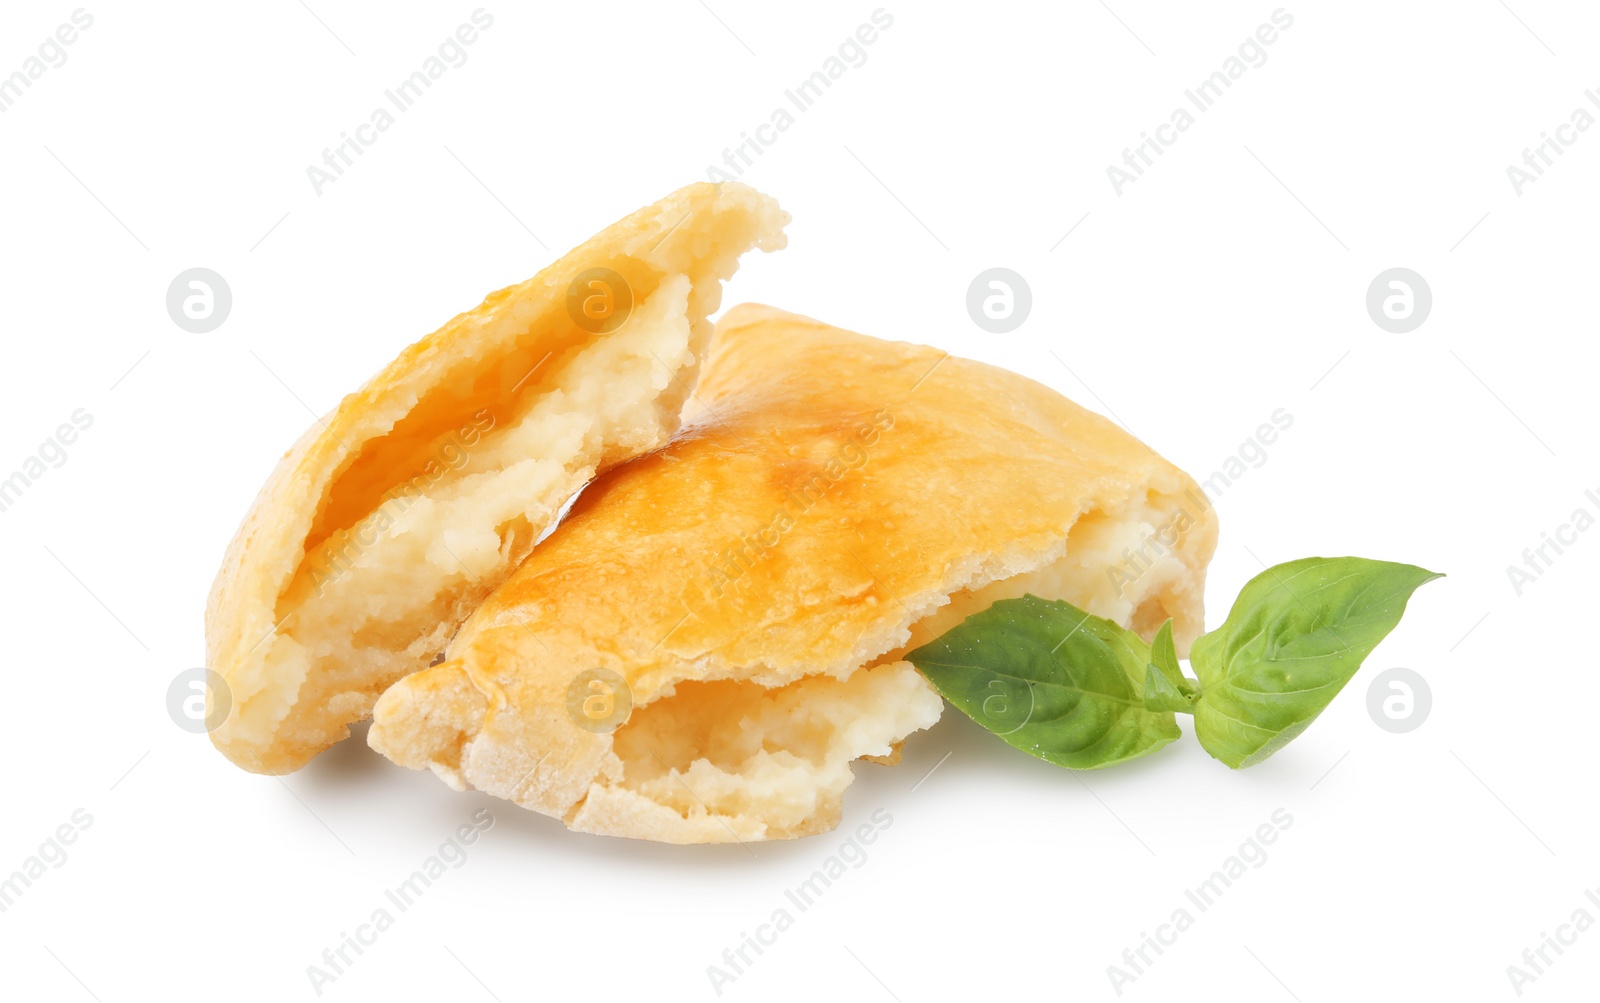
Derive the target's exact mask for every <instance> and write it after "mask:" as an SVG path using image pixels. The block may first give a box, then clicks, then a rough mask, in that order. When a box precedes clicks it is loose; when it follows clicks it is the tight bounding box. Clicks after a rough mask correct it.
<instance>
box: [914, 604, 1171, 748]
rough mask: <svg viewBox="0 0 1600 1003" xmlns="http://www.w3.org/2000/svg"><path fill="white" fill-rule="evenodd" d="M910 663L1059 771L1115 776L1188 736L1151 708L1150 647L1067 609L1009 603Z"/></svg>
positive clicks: (969, 621)
mask: <svg viewBox="0 0 1600 1003" xmlns="http://www.w3.org/2000/svg"><path fill="white" fill-rule="evenodd" d="M906 658H907V659H908V660H910V661H911V662H912V664H914V665H916V667H917V668H918V669H919V670H920V671H921V672H922V674H923V675H925V676H927V677H928V679H929V680H930V681H932V683H933V685H934V686H935V687H936V688H937V689H938V690H939V692H940V693H943V694H944V696H945V699H947V700H949V701H950V702H951V703H953V704H955V705H956V706H957V707H959V708H960V709H961V711H962V713H964V714H966V715H967V716H968V717H970V718H972V719H973V720H974V721H976V722H978V723H979V724H981V725H983V726H984V727H985V728H987V729H989V730H990V731H992V732H994V733H995V734H996V735H999V736H1000V737H1001V738H1003V739H1005V740H1006V741H1007V742H1009V743H1010V744H1012V745H1014V746H1016V747H1017V748H1019V749H1021V750H1022V751H1023V752H1026V753H1028V754H1030V755H1033V756H1038V757H1039V758H1040V759H1043V760H1045V761H1046V762H1051V763H1055V764H1056V765H1057V766H1067V767H1071V768H1072V769H1075V770H1092V769H1098V768H1099V767H1102V766H1110V765H1112V764H1113V763H1120V762H1124V761H1126V760H1129V759H1137V758H1139V757H1140V756H1146V755H1149V754H1150V753H1152V752H1154V751H1156V750H1157V749H1159V748H1161V747H1162V746H1163V745H1166V744H1167V743H1168V742H1171V741H1172V740H1173V739H1175V738H1177V737H1178V736H1179V735H1180V734H1182V732H1180V731H1179V730H1178V723H1177V721H1175V720H1173V717H1172V714H1171V713H1170V712H1164V711H1161V710H1158V709H1155V708H1152V707H1150V706H1149V705H1148V704H1147V703H1146V701H1145V699H1144V667H1145V666H1146V665H1148V664H1149V662H1150V646H1149V645H1148V644H1146V643H1145V642H1144V641H1143V640H1141V639H1140V638H1139V635H1137V634H1134V633H1132V632H1131V631H1126V630H1123V629H1122V628H1121V627H1119V626H1117V625H1116V624H1114V623H1112V622H1111V621H1110V620H1104V619H1101V618H1100V617H1098V616H1092V615H1090V614H1088V613H1085V612H1084V611H1082V610H1080V609H1077V608H1076V607H1074V606H1071V605H1069V604H1067V603H1064V602H1051V601H1049V600H1045V599H1040V598H1039V597H1037V596H1031V595H1030V596H1023V597H1022V598H1021V599H1006V600H1002V601H1001V602H997V603H995V604H994V605H993V606H990V607H989V608H988V609H986V610H984V611H983V612H981V613H974V614H973V615H972V616H969V617H967V618H966V619H965V620H963V621H962V622H961V623H960V624H959V625H958V626H956V627H955V628H954V629H952V630H949V631H946V632H945V633H944V634H943V635H941V636H940V637H938V638H936V639H935V640H933V641H930V642H928V643H927V644H924V645H923V646H922V647H920V648H918V649H917V650H915V651H913V652H911V653H910V654H909V655H907V656H906Z"/></svg>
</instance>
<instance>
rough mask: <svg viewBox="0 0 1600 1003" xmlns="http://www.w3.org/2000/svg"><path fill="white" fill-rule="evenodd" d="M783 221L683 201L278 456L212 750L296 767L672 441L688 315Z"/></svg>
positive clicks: (479, 312) (217, 655)
mask: <svg viewBox="0 0 1600 1003" xmlns="http://www.w3.org/2000/svg"><path fill="white" fill-rule="evenodd" d="M787 222H788V216H787V214H785V213H784V212H783V211H782V210H781V209H779V208H778V205H777V203H775V202H774V201H773V200H772V199H770V198H768V197H766V196H764V195H762V194H760V193H759V192H756V191H755V190H753V189H751V188H748V187H746V186H744V185H740V184H722V185H711V184H696V185H691V186H689V187H687V188H684V189H682V190H681V191H678V192H676V193H674V194H672V195H670V196H668V197H667V198H665V199H663V200H662V201H660V202H657V203H656V204H655V205H651V206H647V207H646V208H644V209H641V210H639V211H638V212H636V213H634V214H633V215H631V216H628V217H627V218H626V219H623V220H622V221H620V222H618V223H616V224H614V225H612V226H611V227H609V228H607V229H606V230H604V231H602V232H601V233H600V234H599V235H597V236H595V237H594V238H592V239H591V240H589V241H588V242H587V243H585V244H583V245H581V246H580V247H578V248H576V249H575V250H573V251H572V252H570V253H569V254H567V255H566V256H565V257H563V258H562V259H561V260H559V261H557V262H555V263H554V264H552V265H551V266H549V267H548V268H546V269H544V270H543V271H542V272H540V273H539V274H538V275H536V276H534V277H533V278H531V279H529V280H528V281H526V282H523V283H522V284H520V285H516V286H512V287H510V288H507V289H502V290H500V291H499V292H496V293H493V294H491V295H490V296H489V297H488V298H487V299H486V300H484V302H483V303H482V305H480V306H479V307H477V308H476V309H474V310H472V311H470V312H468V313H463V314H461V315H459V316H457V317H456V318H454V319H453V320H451V321H450V322H449V323H447V324H445V325H444V327H442V328H440V329H439V330H437V331H435V332H434V333H433V334H430V335H428V336H427V337H425V338H423V339H422V340H421V341H419V342H417V343H416V344H414V345H412V346H411V347H410V348H408V349H406V350H405V351H404V352H403V353H401V355H400V357H399V358H397V359H395V360H394V361H393V362H392V363H390V364H389V365H388V367H387V368H385V369H384V370H383V371H382V372H380V373H379V374H378V375H377V376H375V377H374V378H373V379H372V380H371V381H370V382H369V383H368V384H367V385H366V386H365V387H363V388H362V389H361V390H360V391H358V392H357V393H354V394H351V395H350V396H348V397H346V398H345V399H344V400H343V401H342V402H341V403H340V404H339V407H338V408H337V410H335V411H334V412H333V413H332V414H331V415H329V416H328V417H327V418H326V419H324V420H321V421H319V422H318V423H317V424H316V425H314V426H313V427H312V428H311V429H310V430H309V431H308V432H307V433H306V434H305V436H304V437H302V438H301V440H300V442H299V443H297V444H296V445H295V446H294V448H293V449H291V450H290V451H289V452H288V454H287V455H285V456H284V457H283V459H282V461H281V462H280V463H279V464H278V467H277V469H276V470H275V471H274V472H273V474H272V476H271V478H270V479H269V480H268V481H267V484H266V486H265V487H264V488H263V489H262V491H261V493H260V495H259V497H258V498H257V499H256V502H255V506H254V507H253V508H252V509H251V511H250V513H249V514H248V515H247V516H246V517H245V520H244V523H243V525H242V526H241V527H240V529H239V532H238V535H237V536H236V537H235V538H234V540H233V543H232V544H231V545H230V546H229V548H228V552H227V556H226V558H225V559H224V561H223V565H222V570H221V572H220V573H219V574H218V576H217V580H216V584H215V585H214V586H213V587H212V591H211V598H210V602H209V605H208V608H207V611H206V648H207V658H208V664H209V666H210V667H211V668H212V669H213V670H215V671H216V672H218V673H220V674H221V675H222V677H223V678H224V679H225V680H226V682H227V686H228V690H229V692H230V695H231V699H232V708H231V711H230V712H229V713H228V715H227V717H226V719H225V720H224V721H223V722H222V723H221V725H220V726H219V727H217V728H216V729H215V730H214V731H213V732H212V734H211V737H212V741H213V742H215V744H216V746H217V748H219V749H221V750H222V752H223V753H224V754H225V755H226V756H227V757H228V758H229V759H231V760H233V762H235V763H237V764H238V765H240V766H242V767H244V768H245V769H247V770H252V771H255V772H260V773H284V772H288V771H290V770H294V769H298V768H299V767H300V766H302V765H304V764H305V763H306V762H307V761H308V760H310V759H311V757H313V756H315V755H316V754H317V753H318V752H321V751H322V750H323V749H326V748H327V747H328V746H330V745H332V744H333V743H335V742H337V741H339V740H340V739H342V738H344V737H345V736H347V735H348V734H349V725H350V724H351V723H352V722H355V721H359V720H361V719H363V718H365V717H367V716H368V715H369V714H370V712H371V710H372V705H373V703H374V701H376V700H377V698H378V695H379V694H380V693H382V692H383V691H384V690H385V689H386V688H387V687H388V686H389V685H390V684H392V683H393V682H394V681H395V680H397V679H399V678H401V677H402V676H405V675H406V674H407V673H410V672H414V671H416V670H417V669H421V668H424V667H425V666H427V665H428V663H429V662H430V660H432V659H433V658H434V657H435V656H436V655H438V654H439V653H440V652H441V651H443V650H444V647H445V644H446V643H447V642H448V641H449V639H450V636H451V635H452V634H453V633H454V632H455V630H456V628H457V627H458V626H459V625H460V624H461V622H462V621H463V620H464V619H465V618H466V617H467V615H468V614H470V613H471V612H472V610H473V609H474V608H475V607H476V606H477V605H478V603H479V602H480V601H481V600H482V599H483V597H484V596H486V595H488V594H489V593H490V591H492V590H493V589H494V588H495V587H496V586H497V585H499V584H500V583H501V582H502V581H503V580H504V579H505V578H506V577H507V576H508V575H509V574H510V573H511V571H512V570H513V569H514V568H516V566H517V565H518V564H519V563H521V561H522V559H523V558H525V557H526V556H527V555H528V553H529V551H530V550H531V549H532V548H533V545H534V543H535V542H536V541H537V540H538V539H539V537H540V535H541V534H542V533H543V532H544V531H545V530H546V529H547V528H548V527H549V526H550V525H551V523H552V522H553V521H554V520H555V519H556V516H557V514H558V512H559V511H560V510H561V507H562V505H563V504H564V503H565V502H566V501H567V500H568V499H570V498H571V496H572V495H573V494H574V493H575V492H576V491H578V490H579V489H580V488H581V487H582V486H583V485H584V484H585V483H587V482H588V481H589V480H590V479H592V478H593V477H594V476H595V475H596V474H597V473H599V472H603V471H605V470H607V469H608V468H610V467H613V466H615V465H616V464H618V463H621V462H622V461H624V460H627V459H629V458H630V457H633V456H637V455H639V454H641V453H644V452H647V451H649V450H651V449H654V448H656V447H658V446H660V445H661V444H662V443H664V442H665V441H667V439H668V438H670V436H671V435H672V433H673V432H674V431H675V430H676V429H677V426H678V421H679V416H680V415H681V413H682V409H683V404H684V402H685V400H686V399H687V398H688V397H689V395H690V394H691V393H692V391H693V387H694V385H695V383H696V381H697V379H698V375H699V369H700V363H701V360H702V358H703V357H704V354H705V350H706V347H707V345H708V343H709V341H710V338H711V333H712V325H711V323H710V321H708V320H707V316H708V315H709V314H711V313H712V312H714V311H715V310H717V309H718V306H719V304H720V301H721V297H722V282H723V280H725V279H727V278H729V277H730V276H731V275H733V273H734V271H735V270H736V269H737V267H738V259H739V256H740V255H741V254H743V253H744V252H745V251H747V250H749V249H751V248H753V247H759V248H761V249H762V250H767V251H771V250H776V249H778V248H781V247H782V246H783V244H784V236H783V226H784V224H785V223H787Z"/></svg>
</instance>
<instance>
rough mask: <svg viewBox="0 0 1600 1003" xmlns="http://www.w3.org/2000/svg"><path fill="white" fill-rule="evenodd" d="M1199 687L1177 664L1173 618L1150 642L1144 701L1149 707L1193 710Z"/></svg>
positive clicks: (1152, 708)
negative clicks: (1173, 636)
mask: <svg viewBox="0 0 1600 1003" xmlns="http://www.w3.org/2000/svg"><path fill="white" fill-rule="evenodd" d="M1198 695H1199V688H1198V687H1197V686H1195V683H1194V680H1193V679H1189V678H1186V677H1185V676H1184V674H1183V670H1182V669H1180V668H1178V648H1177V645H1175V644H1174V643H1173V641H1172V618H1171V617H1168V618H1167V622H1166V623H1163V624H1162V625H1161V629H1160V630H1158V631H1156V636H1155V639H1154V640H1152V641H1151V642H1150V666H1149V668H1147V669H1146V670H1145V675H1144V705H1145V706H1146V707H1148V708H1150V709H1151V710H1165V711H1175V712H1176V713H1179V714H1193V713H1194V702H1195V699H1196V697H1197V696H1198Z"/></svg>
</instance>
